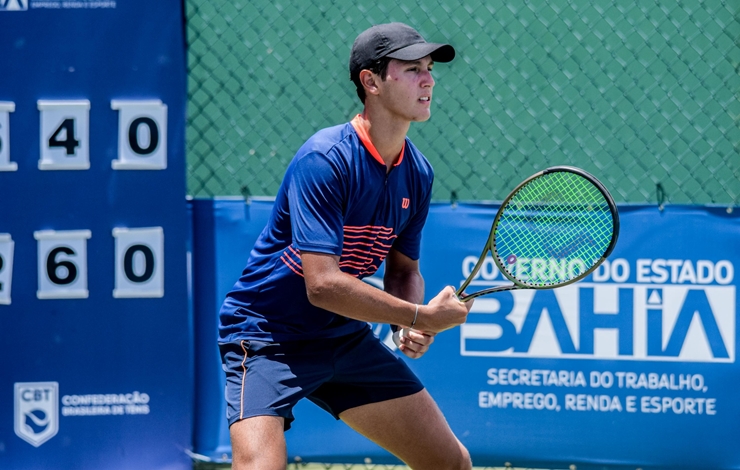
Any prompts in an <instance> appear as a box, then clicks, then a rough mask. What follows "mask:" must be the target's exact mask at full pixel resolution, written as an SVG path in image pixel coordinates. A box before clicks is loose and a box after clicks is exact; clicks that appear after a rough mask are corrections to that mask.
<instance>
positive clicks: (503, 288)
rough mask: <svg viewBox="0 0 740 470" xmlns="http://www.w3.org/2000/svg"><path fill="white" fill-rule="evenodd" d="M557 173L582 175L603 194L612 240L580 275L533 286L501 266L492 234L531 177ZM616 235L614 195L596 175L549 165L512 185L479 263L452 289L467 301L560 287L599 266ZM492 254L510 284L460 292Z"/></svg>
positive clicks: (497, 215) (613, 242)
mask: <svg viewBox="0 0 740 470" xmlns="http://www.w3.org/2000/svg"><path fill="white" fill-rule="evenodd" d="M556 172H567V173H574V174H576V175H578V176H581V177H582V178H584V179H586V180H588V181H589V182H590V183H591V184H593V185H594V186H595V187H596V188H597V189H598V190H599V191H600V192H601V194H602V195H603V196H604V199H605V200H606V203H607V205H608V206H609V211H610V212H611V215H612V224H613V235H612V240H611V242H610V243H609V246H608V247H607V248H606V250H605V251H604V254H603V255H602V256H601V258H600V259H599V260H598V261H597V262H596V263H594V264H593V266H591V268H589V269H588V270H586V271H585V272H584V273H582V274H579V275H578V276H576V277H575V278H573V279H570V280H568V281H565V282H560V283H556V284H552V285H547V286H532V285H527V284H524V283H522V282H521V281H519V280H517V279H516V278H514V277H513V276H511V275H510V274H509V273H508V271H507V270H506V269H505V268H504V266H503V262H502V260H501V258H500V257H499V255H498V251H497V250H496V245H495V243H494V240H495V237H496V229H497V228H498V224H499V221H500V219H501V216H502V214H503V213H504V208H505V207H506V206H507V204H508V203H509V201H510V200H511V199H512V198H513V197H514V196H516V195H517V194H518V193H519V191H521V190H522V188H524V187H525V186H526V185H528V184H529V183H530V182H531V181H532V180H535V179H537V178H541V177H542V176H544V175H546V174H549V173H556ZM617 238H619V212H618V211H617V205H616V204H615V203H614V198H612V196H611V194H609V191H608V190H607V189H606V187H605V186H604V185H603V184H602V183H601V181H599V180H598V179H596V177H595V176H593V175H591V174H590V173H588V172H586V171H584V170H582V169H580V168H576V167H573V166H566V165H560V166H553V167H550V168H547V169H545V170H542V171H540V172H537V173H535V174H533V175H532V176H530V177H529V178H527V179H525V180H524V181H522V182H521V183H519V185H518V186H517V187H516V188H514V189H513V190H512V191H511V193H509V195H508V196H506V199H504V201H503V202H502V203H501V206H500V207H499V209H498V211H497V213H496V217H495V218H494V219H493V224H491V231H490V233H489V234H488V240H487V241H486V245H485V246H484V247H483V252H482V253H481V255H480V257H479V258H478V262H477V263H476V264H475V266H474V267H473V270H472V271H471V272H470V275H469V276H468V278H467V279H465V282H463V284H462V285H461V286H460V287H459V288H458V289H457V291H455V294H456V295H457V297H458V298H459V299H460V300H461V301H463V302H467V301H469V300H472V299H474V298H476V297H480V296H482V295H486V294H491V293H493V292H503V291H508V290H514V289H553V288H555V287H562V286H567V285H568V284H573V283H574V282H578V281H580V280H581V279H583V278H585V277H586V276H588V275H589V274H591V273H592V272H593V271H594V270H595V269H596V268H598V267H599V266H600V265H601V263H603V262H604V260H606V258H607V257H608V256H609V255H610V254H611V253H612V251H613V250H614V247H615V246H616V244H617ZM489 252H490V253H491V255H492V257H493V262H494V263H496V267H498V269H499V271H501V273H502V274H503V275H504V276H505V277H506V278H507V279H508V280H509V281H511V282H512V283H513V284H511V285H506V286H497V287H489V288H488V289H482V290H479V291H477V292H473V293H472V294H466V295H463V292H464V291H465V288H466V287H468V285H470V283H471V282H472V281H473V279H474V278H475V276H476V275H477V274H478V271H479V270H480V268H481V266H483V263H484V262H485V260H486V257H487V256H488V253H489Z"/></svg>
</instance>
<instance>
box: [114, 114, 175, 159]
mask: <svg viewBox="0 0 740 470" xmlns="http://www.w3.org/2000/svg"><path fill="white" fill-rule="evenodd" d="M110 106H111V108H112V109H115V110H118V159H117V160H113V161H112V162H111V166H112V167H113V169H114V170H164V169H166V168H167V105H166V104H163V103H162V101H160V100H147V101H124V100H113V101H111V104H110Z"/></svg>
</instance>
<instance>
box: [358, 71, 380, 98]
mask: <svg viewBox="0 0 740 470" xmlns="http://www.w3.org/2000/svg"><path fill="white" fill-rule="evenodd" d="M376 80H377V76H376V75H375V74H374V73H372V72H371V71H369V70H362V71H361V72H360V83H362V87H363V88H365V94H368V95H377V94H378V92H379V90H378V84H377V81H376Z"/></svg>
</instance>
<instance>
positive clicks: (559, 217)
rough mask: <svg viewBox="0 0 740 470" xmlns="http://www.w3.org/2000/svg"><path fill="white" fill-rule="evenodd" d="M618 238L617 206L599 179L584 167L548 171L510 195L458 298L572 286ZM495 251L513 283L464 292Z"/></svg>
mask: <svg viewBox="0 0 740 470" xmlns="http://www.w3.org/2000/svg"><path fill="white" fill-rule="evenodd" d="M618 236H619V214H618V213H617V206H616V205H615V204H614V200H613V199H612V197H611V195H610V194H609V192H608V191H607V190H606V188H605V187H604V185H603V184H601V183H600V182H599V180H597V179H596V178H594V177H593V176H592V175H590V174H588V173H586V172H585V171H583V170H581V169H579V168H574V167H569V166H556V167H552V168H548V169H546V170H544V171H541V172H539V173H536V174H534V175H532V176H530V177H529V178H527V179H526V180H524V181H523V182H522V183H521V184H519V186H517V187H516V188H515V189H514V190H513V191H512V192H511V194H509V195H508V196H507V197H506V199H505V200H504V202H503V203H502V204H501V207H500V208H499V210H498V212H497V213H496V217H495V218H494V219H493V225H492V226H491V233H490V234H489V235H488V241H487V242H486V246H485V247H484V248H483V253H481V255H480V258H479V259H478V262H477V263H476V265H475V267H474V268H473V270H472V272H471V273H470V275H469V276H468V278H467V279H466V280H465V282H463V284H462V285H461V286H460V288H459V289H457V292H456V294H457V296H458V297H459V298H460V300H462V301H463V302H466V301H468V300H471V299H474V298H476V297H480V296H481V295H486V294H491V293H494V292H502V291H507V290H514V289H552V288H555V287H560V286H565V285H568V284H572V283H574V282H576V281H579V280H581V279H583V278H584V277H586V276H588V275H589V274H590V273H591V272H593V270H595V269H596V268H597V267H598V266H599V265H600V264H601V263H603V262H604V260H605V259H606V258H607V257H608V256H609V254H610V253H611V252H612V250H613V249H614V246H615V245H616V243H617V237H618ZM489 251H490V252H491V254H492V255H493V261H494V262H495V263H496V266H497V267H498V268H499V270H500V271H501V273H503V275H504V276H505V277H506V278H507V279H508V280H509V281H511V282H512V284H510V285H505V286H497V287H490V288H487V289H483V290H479V291H477V292H472V293H464V292H465V289H466V288H467V287H468V285H469V284H470V283H471V281H472V280H473V279H474V278H475V276H476V275H477V274H478V271H479V270H480V268H481V266H482V265H483V263H484V261H485V259H486V257H487V256H488V252H489Z"/></svg>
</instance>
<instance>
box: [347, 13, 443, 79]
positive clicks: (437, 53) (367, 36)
mask: <svg viewBox="0 0 740 470" xmlns="http://www.w3.org/2000/svg"><path fill="white" fill-rule="evenodd" d="M428 55H431V56H432V60H433V61H435V62H449V61H451V60H452V59H454V58H455V49H454V48H453V47H452V46H450V45H449V44H437V43H432V42H426V41H425V40H424V38H423V37H421V34H419V33H418V32H417V31H416V30H415V29H414V28H412V27H411V26H408V25H405V24H403V23H388V24H379V25H375V26H373V27H371V28H369V29H366V30H365V31H363V32H362V33H360V35H359V36H357V39H355V43H354V44H353V45H352V52H351V53H350V56H349V77H350V79H351V80H354V78H355V77H358V76H359V75H360V71H362V70H364V69H369V68H370V67H372V65H373V64H374V63H375V62H376V61H377V60H378V59H382V58H383V57H390V58H391V59H398V60H418V59H421V58H422V57H426V56H428Z"/></svg>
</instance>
